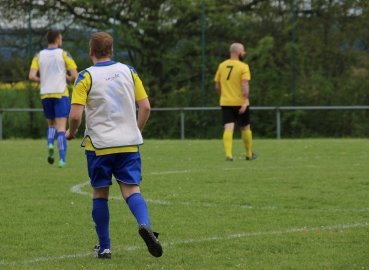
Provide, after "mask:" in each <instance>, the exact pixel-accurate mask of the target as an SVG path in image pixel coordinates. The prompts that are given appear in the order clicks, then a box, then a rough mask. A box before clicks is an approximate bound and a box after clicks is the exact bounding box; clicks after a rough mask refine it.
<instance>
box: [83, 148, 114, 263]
mask: <svg viewBox="0 0 369 270" xmlns="http://www.w3.org/2000/svg"><path fill="white" fill-rule="evenodd" d="M86 157H87V167H88V175H89V177H90V181H91V186H92V219H93V221H94V223H95V230H96V234H97V236H98V238H99V245H98V246H97V248H98V250H97V254H96V257H97V258H101V259H110V258H111V253H110V234H109V221H110V213H109V206H108V198H109V187H110V186H111V185H112V181H111V178H112V169H111V168H112V164H113V159H112V155H105V156H96V155H95V152H92V151H86Z"/></svg>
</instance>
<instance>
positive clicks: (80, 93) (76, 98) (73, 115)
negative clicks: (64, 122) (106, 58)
mask: <svg viewBox="0 0 369 270" xmlns="http://www.w3.org/2000/svg"><path fill="white" fill-rule="evenodd" d="M90 89H91V75H90V73H88V72H86V71H85V70H84V71H82V72H81V73H80V74H79V75H78V78H77V80H76V81H75V83H74V87H73V93H72V106H71V109H70V112H69V129H68V130H67V131H66V133H65V137H66V138H67V140H72V139H75V138H76V137H75V135H76V134H77V132H78V128H79V126H80V125H81V122H82V114H83V110H84V108H85V104H86V101H87V94H88V91H89V90H90Z"/></svg>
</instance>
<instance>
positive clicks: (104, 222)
mask: <svg viewBox="0 0 369 270" xmlns="http://www.w3.org/2000/svg"><path fill="white" fill-rule="evenodd" d="M92 219H93V220H94V222H95V229H96V234H97V236H98V237H99V245H100V251H99V252H103V251H104V249H110V236H109V220H110V215H109V207H108V200H107V199H103V198H97V199H92Z"/></svg>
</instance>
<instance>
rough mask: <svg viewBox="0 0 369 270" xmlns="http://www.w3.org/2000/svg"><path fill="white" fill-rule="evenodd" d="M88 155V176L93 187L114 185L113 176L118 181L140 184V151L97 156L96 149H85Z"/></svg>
mask: <svg viewBox="0 0 369 270" xmlns="http://www.w3.org/2000/svg"><path fill="white" fill-rule="evenodd" d="M85 152H86V157H87V167H88V176H89V177H90V182H91V186H92V187H93V188H99V187H107V186H111V185H112V180H111V179H112V176H113V175H114V177H115V179H117V181H119V182H122V183H126V184H130V185H138V186H139V185H140V179H141V156H140V152H133V153H131V152H129V153H118V154H109V155H102V156H96V154H95V152H94V151H85Z"/></svg>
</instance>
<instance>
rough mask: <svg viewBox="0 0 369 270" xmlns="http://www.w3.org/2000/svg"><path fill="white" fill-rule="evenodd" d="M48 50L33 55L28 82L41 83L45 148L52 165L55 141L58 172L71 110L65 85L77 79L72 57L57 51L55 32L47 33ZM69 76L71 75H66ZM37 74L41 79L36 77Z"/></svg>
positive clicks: (58, 39) (59, 37)
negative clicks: (57, 152) (45, 121)
mask: <svg viewBox="0 0 369 270" xmlns="http://www.w3.org/2000/svg"><path fill="white" fill-rule="evenodd" d="M46 37H47V42H48V44H49V45H48V47H47V48H46V49H44V50H42V51H40V52H39V53H37V54H36V55H35V57H34V58H33V60H32V64H31V69H30V72H29V75H28V77H29V79H30V80H31V81H34V82H39V83H40V94H41V100H42V106H43V109H44V114H45V117H46V119H47V123H48V130H47V133H46V136H47V146H48V158H47V161H48V162H49V163H50V164H53V163H54V140H55V139H56V138H57V140H58V149H59V156H60V159H59V164H58V166H59V168H63V167H64V166H65V162H66V159H65V158H66V154H67V142H66V140H65V130H66V125H67V118H68V115H69V110H70V99H69V92H68V88H67V82H73V81H74V79H75V78H76V77H77V75H78V72H77V65H76V63H75V62H74V60H73V59H72V56H71V55H70V54H69V53H68V52H66V51H64V50H62V49H60V47H61V45H62V35H61V33H60V32H59V31H57V30H51V31H49V32H48V33H47V35H46ZM67 71H69V72H70V75H68V74H67ZM37 73H39V75H40V77H39V76H37Z"/></svg>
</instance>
